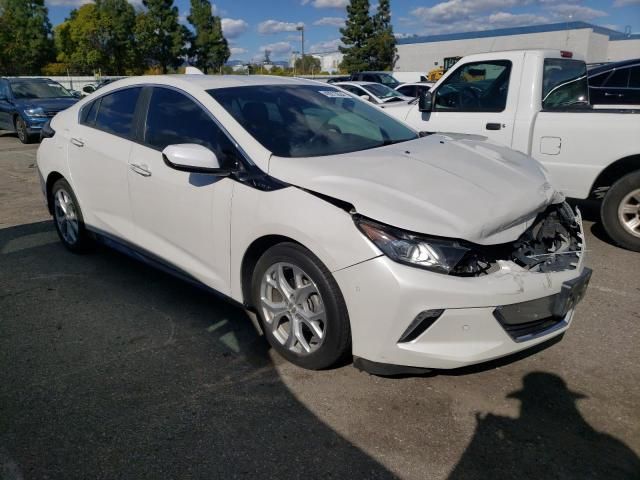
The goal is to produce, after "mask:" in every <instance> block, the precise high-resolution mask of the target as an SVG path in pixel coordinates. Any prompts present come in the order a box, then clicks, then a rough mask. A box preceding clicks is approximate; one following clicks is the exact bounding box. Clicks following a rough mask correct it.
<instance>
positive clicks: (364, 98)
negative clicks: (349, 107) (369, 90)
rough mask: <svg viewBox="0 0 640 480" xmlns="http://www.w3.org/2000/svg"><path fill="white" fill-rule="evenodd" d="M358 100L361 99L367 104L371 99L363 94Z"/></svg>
mask: <svg viewBox="0 0 640 480" xmlns="http://www.w3.org/2000/svg"><path fill="white" fill-rule="evenodd" d="M360 98H361V99H362V100H365V101H367V102H370V101H371V97H370V96H369V95H367V94H366V93H365V94H363V95H360Z"/></svg>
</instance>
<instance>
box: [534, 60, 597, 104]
mask: <svg viewBox="0 0 640 480" xmlns="http://www.w3.org/2000/svg"><path fill="white" fill-rule="evenodd" d="M588 104H589V86H588V83H587V65H586V64H585V63H584V62H583V61H580V60H567V59H562V58H546V59H545V61H544V74H543V77H542V109H543V110H553V109H558V108H567V107H576V106H581V107H585V106H587V105H588Z"/></svg>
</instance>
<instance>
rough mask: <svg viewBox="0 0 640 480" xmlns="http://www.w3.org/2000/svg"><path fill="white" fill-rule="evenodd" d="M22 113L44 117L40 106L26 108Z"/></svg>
mask: <svg viewBox="0 0 640 480" xmlns="http://www.w3.org/2000/svg"><path fill="white" fill-rule="evenodd" d="M24 113H26V114H27V116H29V117H46V115H45V113H44V110H43V109H42V108H41V107H36V108H27V109H25V111H24Z"/></svg>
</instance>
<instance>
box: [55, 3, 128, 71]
mask: <svg viewBox="0 0 640 480" xmlns="http://www.w3.org/2000/svg"><path fill="white" fill-rule="evenodd" d="M135 25H136V14H135V10H134V9H133V7H132V6H131V5H130V4H129V2H128V1H127V0H95V3H89V4H86V5H83V6H82V7H80V8H79V9H77V10H73V11H72V12H71V14H70V15H69V18H67V19H66V20H65V21H64V22H63V23H62V24H60V25H58V26H57V27H56V28H55V43H56V49H57V51H58V62H60V63H63V64H65V65H67V68H68V69H69V70H70V71H72V72H74V73H93V72H94V71H95V70H101V71H103V72H104V73H108V74H111V75H125V74H128V73H135V72H139V71H141V65H140V62H139V61H138V58H137V55H136V51H137V49H136V45H135V36H134V29H135Z"/></svg>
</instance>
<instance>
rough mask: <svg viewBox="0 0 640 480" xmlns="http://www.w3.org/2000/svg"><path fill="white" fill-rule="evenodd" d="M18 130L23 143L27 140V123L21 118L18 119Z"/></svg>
mask: <svg viewBox="0 0 640 480" xmlns="http://www.w3.org/2000/svg"><path fill="white" fill-rule="evenodd" d="M16 131H17V133H18V138H19V139H20V141H21V142H22V143H25V142H26V141H27V125H26V124H25V123H24V120H22V119H21V118H19V119H18V120H16Z"/></svg>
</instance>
